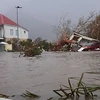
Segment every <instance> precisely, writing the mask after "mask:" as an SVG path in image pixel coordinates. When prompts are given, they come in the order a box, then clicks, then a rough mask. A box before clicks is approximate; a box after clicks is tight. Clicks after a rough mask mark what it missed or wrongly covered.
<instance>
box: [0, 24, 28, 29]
mask: <svg viewBox="0 0 100 100" xmlns="http://www.w3.org/2000/svg"><path fill="white" fill-rule="evenodd" d="M2 25H8V26H15V27H17V26H19V27H20V28H23V29H25V30H26V31H29V30H28V29H26V28H24V27H22V26H20V25H10V24H2ZM0 26H1V25H0Z"/></svg>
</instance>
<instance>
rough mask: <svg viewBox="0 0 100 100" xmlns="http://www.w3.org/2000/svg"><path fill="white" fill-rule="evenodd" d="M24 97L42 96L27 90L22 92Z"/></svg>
mask: <svg viewBox="0 0 100 100" xmlns="http://www.w3.org/2000/svg"><path fill="white" fill-rule="evenodd" d="M22 96H23V97H29V98H39V97H40V96H38V95H36V94H33V93H31V92H29V91H27V90H26V91H25V93H23V94H22Z"/></svg>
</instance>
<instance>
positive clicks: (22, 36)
mask: <svg viewBox="0 0 100 100" xmlns="http://www.w3.org/2000/svg"><path fill="white" fill-rule="evenodd" d="M10 29H13V35H11V34H10ZM4 30H5V37H6V38H17V35H16V30H17V26H9V25H4ZM18 30H19V32H18V33H19V38H20V39H28V31H27V30H25V29H24V28H21V27H19V28H18ZM24 31H25V32H24Z"/></svg>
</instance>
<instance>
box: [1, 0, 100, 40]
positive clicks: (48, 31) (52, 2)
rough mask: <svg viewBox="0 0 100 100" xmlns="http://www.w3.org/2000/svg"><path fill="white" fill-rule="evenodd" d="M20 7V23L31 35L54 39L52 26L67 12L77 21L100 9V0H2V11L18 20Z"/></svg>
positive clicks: (32, 36) (74, 21) (69, 16)
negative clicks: (17, 9) (17, 14)
mask: <svg viewBox="0 0 100 100" xmlns="http://www.w3.org/2000/svg"><path fill="white" fill-rule="evenodd" d="M17 5H19V6H21V7H22V9H19V23H20V24H21V25H23V26H24V27H26V28H28V29H29V31H30V35H29V36H30V37H31V38H36V37H39V36H41V37H43V38H47V39H51V40H53V39H54V37H55V33H53V28H52V26H53V25H54V26H55V25H57V24H58V22H59V20H60V18H61V17H63V16H65V15H66V14H67V16H68V18H70V19H72V21H73V23H76V22H77V20H78V18H80V17H81V16H85V17H86V16H88V15H89V13H90V12H91V11H95V12H99V11H100V0H0V13H2V14H4V15H6V16H7V17H9V18H11V19H12V20H14V21H16V9H15V6H17Z"/></svg>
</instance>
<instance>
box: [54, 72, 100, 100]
mask: <svg viewBox="0 0 100 100" xmlns="http://www.w3.org/2000/svg"><path fill="white" fill-rule="evenodd" d="M83 75H84V73H83V74H82V75H81V77H80V79H79V80H78V83H77V86H76V87H73V84H72V82H71V79H75V78H72V77H71V78H68V84H69V86H65V85H62V86H60V87H61V88H60V90H53V91H54V92H55V93H56V94H58V95H59V96H61V97H63V95H62V94H60V93H58V92H59V91H61V92H63V93H64V95H65V100H67V99H69V98H70V99H71V98H75V96H76V97H78V98H79V96H80V95H84V96H85V99H86V98H91V99H92V100H94V99H93V98H94V95H93V92H95V91H97V90H100V86H94V87H89V86H87V85H86V84H85V83H84V82H83V81H82V79H83ZM62 87H64V88H65V89H63V88H62ZM65 91H66V92H65ZM76 100H77V99H76ZM78 100H79V99H78ZM86 100H90V99H86Z"/></svg>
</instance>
